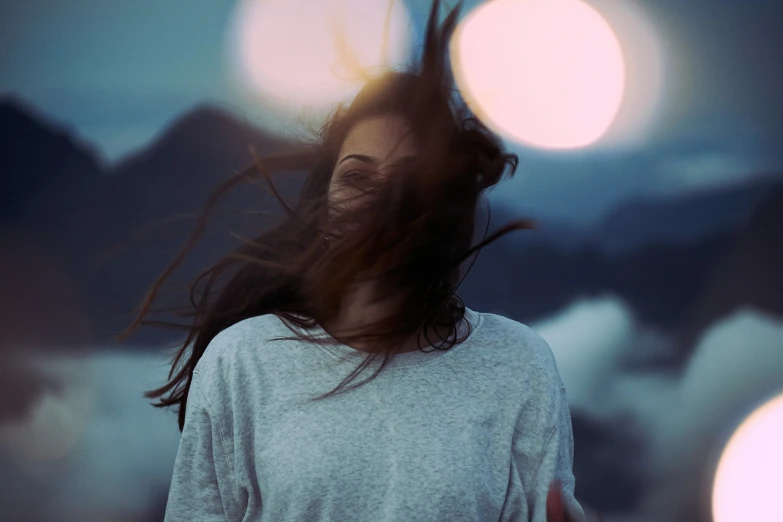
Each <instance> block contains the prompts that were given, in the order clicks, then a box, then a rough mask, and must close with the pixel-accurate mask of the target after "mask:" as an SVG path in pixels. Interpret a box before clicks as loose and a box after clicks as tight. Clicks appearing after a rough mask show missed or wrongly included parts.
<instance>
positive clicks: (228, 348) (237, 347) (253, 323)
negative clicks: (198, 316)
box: [195, 314, 285, 381]
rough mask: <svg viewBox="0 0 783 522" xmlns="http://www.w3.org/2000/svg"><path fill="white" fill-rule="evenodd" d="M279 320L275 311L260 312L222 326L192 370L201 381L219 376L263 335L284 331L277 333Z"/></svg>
mask: <svg viewBox="0 0 783 522" xmlns="http://www.w3.org/2000/svg"><path fill="white" fill-rule="evenodd" d="M281 324H282V323H281V322H280V319H279V318H278V317H277V316H276V315H274V314H264V315H258V316H253V317H248V318H245V319H242V320H240V321H238V322H236V323H234V324H232V325H231V326H228V327H226V328H224V329H223V330H221V331H220V332H218V333H217V334H216V335H215V336H214V337H213V338H212V340H211V341H210V342H209V344H207V347H206V349H205V350H204V353H203V354H202V356H201V358H200V359H199V361H198V363H197V364H196V368H195V372H197V373H198V374H199V376H200V377H201V378H202V380H205V381H210V380H214V379H216V378H217V379H221V377H224V376H225V375H226V373H229V372H232V371H233V370H234V369H235V368H236V367H237V364H236V363H237V362H238V361H242V360H244V359H245V358H246V357H247V356H248V355H249V351H251V350H253V348H254V347H257V346H258V344H259V341H260V340H262V339H263V336H264V335H265V336H268V337H275V336H276V335H285V334H282V333H278V331H279V330H280V327H281Z"/></svg>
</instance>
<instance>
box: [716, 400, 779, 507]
mask: <svg viewBox="0 0 783 522" xmlns="http://www.w3.org/2000/svg"><path fill="white" fill-rule="evenodd" d="M781 470H783V395H779V396H777V397H775V398H774V399H772V400H770V401H768V402H766V403H765V404H764V405H762V406H761V407H759V408H758V409H756V410H755V411H754V412H753V413H752V414H751V415H750V416H749V417H748V418H747V419H745V421H743V422H742V424H741V425H740V427H739V428H738V429H737V430H736V431H735V432H734V434H733V435H732V436H731V438H730V439H729V442H728V444H727V445H726V447H725V449H724V450H723V453H722V454H721V457H720V461H719V463H718V468H717V471H716V473H715V482H714V484H713V489H712V513H713V519H714V521H715V522H747V521H749V520H770V521H772V520H783V504H781V503H780V496H781V493H783V479H781Z"/></svg>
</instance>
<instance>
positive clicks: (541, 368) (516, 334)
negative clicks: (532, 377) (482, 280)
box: [480, 312, 557, 377]
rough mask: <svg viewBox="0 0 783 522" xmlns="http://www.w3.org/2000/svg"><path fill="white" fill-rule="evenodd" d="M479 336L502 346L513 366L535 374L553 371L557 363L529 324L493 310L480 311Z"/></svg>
mask: <svg viewBox="0 0 783 522" xmlns="http://www.w3.org/2000/svg"><path fill="white" fill-rule="evenodd" d="M481 316H482V319H483V320H482V325H481V329H480V332H481V338H482V339H483V340H484V342H485V343H487V344H492V345H494V346H497V347H502V349H503V350H504V352H505V355H506V360H507V361H508V363H509V364H510V365H511V366H513V367H514V370H519V371H523V372H525V373H533V374H536V375H539V376H546V375H549V376H550V377H555V375H556V374H557V363H556V361H555V356H554V353H553V352H552V349H551V347H550V346H549V343H547V341H546V340H545V339H544V338H543V337H542V336H541V334H539V333H538V332H537V331H536V330H534V329H533V328H532V327H530V326H528V325H526V324H524V323H521V322H519V321H516V320H514V319H511V318H509V317H506V316H503V315H500V314H495V313H486V312H484V313H482V314H481Z"/></svg>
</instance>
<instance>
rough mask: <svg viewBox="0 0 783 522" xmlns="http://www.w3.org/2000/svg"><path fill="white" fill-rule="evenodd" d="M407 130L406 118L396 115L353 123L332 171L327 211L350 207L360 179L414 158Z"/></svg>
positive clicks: (414, 154) (382, 172)
mask: <svg viewBox="0 0 783 522" xmlns="http://www.w3.org/2000/svg"><path fill="white" fill-rule="evenodd" d="M409 129H410V128H409V127H408V125H407V123H406V121H405V119H404V118H403V117H402V116H397V115H385V116H377V117H373V118H368V119H366V120H362V121H360V122H358V123H357V124H356V125H354V126H353V128H352V129H351V131H350V132H349V133H348V135H347V136H346V137H345V141H343V145H342V147H341V149H340V152H339V154H338V155H337V163H336V164H335V166H334V169H333V170H332V178H331V180H330V182H329V196H328V197H329V204H330V205H329V207H330V211H332V210H333V209H334V210H346V209H349V208H350V207H351V206H353V203H354V202H355V201H356V199H355V198H356V196H357V194H359V193H360V189H358V187H360V186H361V182H362V180H363V179H369V178H378V177H380V176H383V175H385V173H386V172H388V169H387V167H389V166H391V165H394V164H401V163H404V162H406V161H409V160H414V159H415V158H416V154H417V148H416V146H415V141H414V139H413V134H412V133H410V132H409ZM351 200H353V201H351Z"/></svg>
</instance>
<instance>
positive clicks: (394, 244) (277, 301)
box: [119, 0, 531, 430]
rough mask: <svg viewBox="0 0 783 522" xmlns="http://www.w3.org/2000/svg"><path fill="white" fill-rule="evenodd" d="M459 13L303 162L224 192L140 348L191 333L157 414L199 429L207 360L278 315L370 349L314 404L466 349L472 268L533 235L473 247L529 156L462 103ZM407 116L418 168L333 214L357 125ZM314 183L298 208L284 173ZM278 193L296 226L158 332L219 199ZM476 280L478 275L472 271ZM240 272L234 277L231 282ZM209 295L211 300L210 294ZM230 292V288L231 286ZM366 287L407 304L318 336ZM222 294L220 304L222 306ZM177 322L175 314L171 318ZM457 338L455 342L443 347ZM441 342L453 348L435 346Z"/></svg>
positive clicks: (288, 223) (146, 307) (224, 262)
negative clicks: (191, 396) (416, 357)
mask: <svg viewBox="0 0 783 522" xmlns="http://www.w3.org/2000/svg"><path fill="white" fill-rule="evenodd" d="M459 9H460V5H457V6H456V7H455V8H454V9H452V10H451V11H450V12H449V13H448V15H447V16H446V18H445V20H444V21H443V23H442V25H439V24H438V21H437V19H438V12H439V2H438V1H437V0H435V1H434V2H433V5H432V8H431V11H430V15H429V20H428V23H427V29H426V35H425V40H424V49H423V53H422V55H421V57H420V58H419V59H418V60H417V63H416V64H415V65H414V66H412V68H411V69H409V70H407V71H404V72H399V71H386V72H383V73H382V74H380V75H377V76H374V77H370V78H368V79H367V82H366V84H365V87H364V88H363V89H362V90H361V92H360V93H359V94H358V95H357V96H356V98H355V99H354V100H353V102H352V103H350V105H348V106H345V105H342V104H341V105H339V106H338V107H337V109H336V110H335V111H334V112H333V113H332V114H331V116H330V117H329V118H328V120H327V122H326V124H325V125H324V126H323V127H322V128H321V130H320V133H319V134H318V136H317V138H316V139H315V140H314V141H313V142H312V143H304V142H303V143H301V144H300V146H299V147H298V148H297V149H295V150H294V151H289V152H286V153H284V154H276V155H269V156H266V157H265V158H255V160H254V161H252V162H251V163H250V165H249V166H248V167H246V168H245V169H244V170H243V171H241V172H239V173H237V174H236V175H235V176H233V177H232V178H231V179H229V180H228V181H226V182H225V183H223V184H222V185H220V186H219V187H217V189H216V190H215V191H214V192H213V193H212V195H211V196H210V198H209V200H208V202H207V204H206V207H205V208H204V210H203V211H202V213H201V215H200V217H199V221H198V223H197V225H196V227H195V229H194V231H193V232H192V233H191V235H190V237H189V239H188V241H187V243H186V245H185V246H184V247H183V248H182V250H181V251H180V252H179V254H178V255H177V256H176V258H175V259H174V261H173V262H172V263H171V264H170V265H169V266H168V267H167V268H166V270H164V272H163V273H162V274H161V275H160V276H159V277H158V279H157V280H156V281H155V282H154V284H153V285H152V287H151V288H150V289H149V290H148V292H147V295H146V297H145V299H144V301H143V303H142V305H141V308H140V311H139V312H138V315H137V316H136V319H135V321H134V322H133V323H132V324H131V325H130V326H129V327H128V328H127V329H126V330H125V331H124V332H122V333H120V334H119V339H120V340H122V339H124V338H126V337H127V336H128V335H130V333H131V332H132V331H133V330H135V329H136V328H138V327H139V326H140V325H144V324H148V325H153V326H161V325H165V326H167V327H171V326H174V327H180V328H184V329H187V332H188V335H187V338H186V339H185V341H184V342H183V343H182V345H181V347H178V350H177V352H176V354H175V355H174V357H173V361H172V365H171V370H170V372H169V375H168V382H167V383H166V384H165V385H164V386H161V387H160V388H157V389H154V390H151V391H148V392H146V393H145V396H146V397H148V398H159V399H160V400H159V401H158V402H156V403H153V405H154V406H156V407H169V406H174V405H177V406H178V407H179V410H178V414H179V426H180V430H182V428H183V426H184V421H185V408H186V404H187V399H188V391H189V389H190V383H191V379H192V376H193V371H194V369H195V367H196V364H197V362H198V361H199V359H200V358H201V356H202V355H203V354H204V352H205V350H206V349H207V346H208V345H209V344H210V342H211V341H212V339H213V338H214V337H215V336H216V335H217V334H218V333H219V332H221V331H222V330H224V329H226V328H228V327H230V326H231V325H233V324H235V323H237V322H239V321H242V320H244V319H246V318H250V317H255V316H259V315H264V314H275V315H276V316H278V317H280V318H281V319H282V320H283V321H284V322H285V324H286V325H288V326H289V328H290V329H291V331H292V333H293V335H292V336H291V337H286V338H285V339H300V340H302V341H306V342H319V343H345V344H350V343H352V342H356V341H359V342H362V343H365V344H366V343H369V344H368V345H369V346H372V349H371V350H367V353H368V356H367V357H366V358H365V359H364V361H363V362H362V363H361V364H360V365H359V366H358V367H357V368H356V369H355V370H354V371H353V372H352V373H351V374H350V375H348V376H347V377H346V378H345V379H344V380H343V381H342V382H341V383H340V384H339V385H338V386H337V387H336V388H335V389H333V390H331V391H330V392H328V393H326V394H323V395H320V396H318V397H316V398H313V399H311V400H322V399H325V398H327V397H329V396H330V395H332V394H336V393H339V392H340V391H341V390H342V389H343V388H346V387H347V385H348V384H349V383H350V382H351V381H352V380H353V379H354V378H355V377H356V375H357V374H359V373H360V372H361V371H362V369H363V368H365V367H366V366H367V364H369V363H370V362H371V361H372V360H373V359H374V358H375V357H376V356H377V355H379V354H383V356H384V359H383V361H382V363H381V365H380V367H379V368H378V369H377V370H376V372H375V373H374V374H373V375H372V376H371V377H370V379H368V380H365V381H362V382H361V383H359V384H357V385H354V386H352V387H347V389H345V390H343V391H348V390H350V389H352V388H355V387H358V386H360V385H362V384H365V383H366V382H368V381H369V380H371V379H373V378H374V377H375V376H376V375H377V374H378V373H379V372H380V371H381V370H383V368H384V367H385V366H386V365H387V364H388V361H390V360H391V358H393V357H394V356H395V355H396V354H397V353H399V351H400V349H401V346H402V345H403V343H404V342H405V341H406V340H409V339H412V338H416V339H418V341H419V349H420V350H422V349H423V347H422V345H421V338H422V337H424V338H425V339H426V340H427V343H428V344H429V345H431V346H433V347H434V348H436V349H441V350H447V349H449V348H451V347H452V346H454V345H455V344H457V343H459V342H462V341H463V340H464V338H465V337H463V336H459V335H458V332H459V330H458V327H459V325H460V324H461V323H462V321H463V319H464V314H465V306H464V304H463V302H462V301H461V299H460V298H459V297H458V296H457V295H456V294H455V292H456V290H457V288H458V286H459V284H460V283H461V281H462V279H463V278H464V276H465V275H466V274H467V271H469V269H470V268H469V267H468V268H467V270H464V265H467V264H468V263H467V261H468V260H470V259H471V258H472V259H473V261H475V257H476V255H477V254H478V252H479V250H480V249H481V248H482V247H483V246H485V245H487V244H488V243H490V242H491V241H493V240H495V239H497V238H498V237H500V236H501V235H503V234H505V233H507V232H510V231H512V230H516V229H523V228H530V227H531V225H530V224H529V222H527V221H517V222H513V223H511V224H508V225H506V226H505V227H502V228H501V229H499V230H498V231H497V232H496V233H494V234H492V236H491V237H486V235H487V233H486V231H485V232H484V238H483V240H482V241H480V242H479V243H478V244H476V245H474V246H472V245H473V239H474V231H475V220H476V211H477V205H478V202H479V201H480V197H481V195H482V193H483V192H484V191H485V190H486V189H489V188H491V187H493V186H494V185H495V184H497V183H498V182H499V181H500V180H501V179H502V178H503V176H504V173H506V172H507V171H509V172H510V174H509V175H513V174H514V172H515V171H516V168H517V161H518V160H517V156H516V155H514V154H508V153H506V152H505V151H504V149H503V145H502V142H501V141H500V139H499V138H498V137H497V136H495V135H494V134H493V133H492V132H491V131H490V130H489V129H487V128H486V127H485V126H484V125H483V124H481V123H480V122H479V121H478V120H477V119H476V118H475V117H473V116H471V115H470V113H469V110H468V109H467V108H466V106H465V105H464V103H462V102H461V101H460V100H459V99H458V98H457V97H456V96H455V95H454V93H455V92H456V89H454V88H453V86H452V81H453V78H452V76H451V72H450V69H449V67H448V59H447V52H448V44H449V40H450V36H451V35H452V33H453V31H454V29H455V27H456V23H457V18H458V14H459ZM384 115H397V116H402V117H403V118H404V119H405V121H406V123H407V124H408V127H409V129H410V132H411V133H412V134H413V137H414V139H415V140H416V144H417V146H418V149H419V151H420V154H419V155H418V156H417V159H416V160H415V161H413V162H411V161H408V162H406V163H404V164H400V165H395V166H393V169H394V173H393V174H391V175H388V176H382V177H380V176H379V177H376V178H374V179H370V178H366V179H362V180H360V181H359V182H356V183H355V184H354V185H352V186H351V187H350V188H351V190H352V192H353V193H354V194H355V195H356V197H357V200H356V202H355V204H353V205H351V206H350V209H349V210H346V208H345V207H340V208H336V207H335V206H334V205H332V207H331V208H330V203H329V199H328V197H327V196H328V189H329V184H330V180H331V177H332V171H333V169H334V166H335V163H336V161H337V156H338V154H339V151H340V147H341V146H342V143H343V141H344V139H345V137H346V135H347V134H348V132H349V131H350V130H351V129H352V127H353V126H354V125H355V124H356V123H358V122H360V121H362V120H366V119H368V118H372V117H376V116H384ZM292 171H300V172H307V173H308V174H307V177H306V179H305V181H304V185H303V186H302V190H301V194H300V197H299V199H298V201H297V204H296V205H294V206H293V208H292V206H289V205H288V204H287V203H286V202H285V201H284V200H283V199H282V198H281V197H280V195H279V193H278V191H277V190H276V189H275V186H274V184H273V183H272V180H271V173H273V172H292ZM259 178H260V179H262V180H264V181H266V183H268V184H269V188H270V190H271V191H272V192H273V194H274V195H275V196H276V197H277V199H278V201H279V202H280V204H281V205H282V206H283V208H284V209H285V212H286V217H285V219H284V220H283V221H282V222H281V223H280V224H278V225H277V226H274V227H273V228H271V229H269V230H266V231H264V232H263V233H261V234H260V235H259V236H258V237H256V238H254V239H243V244H242V245H241V246H239V247H238V248H237V249H236V250H235V251H233V252H231V253H230V254H229V255H227V256H226V257H225V258H223V259H221V260H220V261H218V262H217V263H215V264H214V265H212V266H211V267H209V268H208V269H207V270H205V271H204V272H202V273H201V274H200V275H199V276H198V277H197V279H196V281H195V282H194V283H193V285H192V286H191V287H190V303H189V305H188V306H185V307H183V308H180V309H176V313H177V315H179V316H181V317H188V318H192V320H191V321H190V324H189V325H173V324H166V323H162V322H159V321H147V320H144V317H145V315H147V314H148V313H149V312H150V307H151V305H152V303H153V302H154V301H155V299H156V296H157V294H158V293H159V290H160V287H161V285H162V283H163V282H164V280H165V279H166V278H168V276H169V275H170V274H171V273H172V272H173V271H174V270H175V268H176V267H177V266H178V265H179V264H180V263H181V262H182V261H183V259H184V257H185V256H186V255H187V253H188V252H189V251H190V250H191V248H192V247H193V245H194V243H195V242H196V241H197V239H198V238H199V237H200V235H201V234H202V232H203V230H204V228H205V226H206V220H207V218H208V216H209V214H210V212H211V210H212V208H213V207H214V206H215V204H216V202H217V201H218V199H219V198H220V197H221V196H222V195H223V194H224V193H226V192H227V191H229V190H230V189H232V188H234V187H236V186H238V185H240V184H241V183H244V182H247V181H249V180H256V181H257V180H259ZM463 272H464V273H463ZM224 274H227V277H222V278H221V276H223V275H224ZM204 279H206V284H205V288H204V289H203V291H202V292H201V294H200V295H197V293H198V292H197V287H198V286H199V283H200V282H201V281H202V280H204ZM220 279H224V280H225V282H222V283H220V282H219V280H220ZM358 279H373V280H375V281H376V282H377V283H378V284H379V286H380V295H379V299H382V298H384V297H389V296H401V301H400V305H399V307H396V310H395V311H394V313H393V314H392V315H390V316H388V317H384V318H382V319H381V320H379V321H377V322H374V323H373V324H369V325H365V326H363V327H362V328H360V329H355V330H354V331H352V332H351V333H350V334H346V335H345V336H341V338H340V339H336V338H334V337H331V336H322V337H321V338H316V337H315V336H313V335H310V334H308V333H307V330H309V329H311V328H313V327H315V326H317V325H320V324H324V323H325V322H327V321H329V320H330V319H332V318H334V317H335V314H336V313H337V311H338V309H339V304H340V299H341V297H342V296H343V295H345V293H346V290H347V289H348V288H350V286H351V285H352V284H353V283H355V281H357V280H358ZM215 294H217V297H214V296H215ZM169 311H171V309H169ZM443 332H447V334H446V335H442V334H443ZM436 333H438V337H439V339H437V340H435V339H432V337H433V335H435V334H436Z"/></svg>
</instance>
